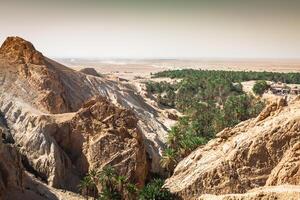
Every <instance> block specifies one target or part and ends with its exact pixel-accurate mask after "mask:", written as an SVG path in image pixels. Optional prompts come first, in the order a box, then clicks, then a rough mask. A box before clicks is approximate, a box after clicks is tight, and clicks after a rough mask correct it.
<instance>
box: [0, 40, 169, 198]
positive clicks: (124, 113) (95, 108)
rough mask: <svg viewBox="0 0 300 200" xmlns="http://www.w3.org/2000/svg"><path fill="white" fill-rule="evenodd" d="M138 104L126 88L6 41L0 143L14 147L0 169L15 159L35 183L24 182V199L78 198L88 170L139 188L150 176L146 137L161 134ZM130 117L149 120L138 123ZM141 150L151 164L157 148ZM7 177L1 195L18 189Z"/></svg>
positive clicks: (0, 57) (0, 79) (1, 59)
mask: <svg viewBox="0 0 300 200" xmlns="http://www.w3.org/2000/svg"><path fill="white" fill-rule="evenodd" d="M38 56H41V57H40V59H41V60H42V61H41V60H40V59H39V58H38ZM93 97H95V98H93ZM91 99H92V100H91ZM142 100H143V99H142V98H141V97H140V96H138V95H137V94H135V93H134V91H133V90H130V89H129V88H127V87H125V86H122V85H118V84H117V83H116V82H113V81H109V80H106V79H103V78H100V77H95V76H88V75H86V74H83V73H80V72H77V71H74V70H71V69H69V68H67V67H65V66H63V65H60V64H59V63H56V62H55V61H52V60H50V59H48V58H46V57H44V56H42V55H41V54H39V53H38V52H37V51H36V50H35V49H34V47H33V46H32V44H31V43H29V42H27V41H25V40H23V39H21V38H8V39H7V40H6V42H5V43H4V44H3V45H2V47H1V51H0V115H1V119H5V127H6V128H5V130H4V129H3V130H1V131H2V132H1V133H3V132H5V134H4V135H3V138H4V139H5V140H6V142H12V143H14V145H13V146H14V147H13V148H12V149H13V150H12V151H11V153H10V154H9V153H7V152H5V156H6V157H5V159H3V157H2V154H1V152H0V154H1V157H0V163H1V162H2V161H3V162H7V163H8V164H9V163H13V162H8V161H7V160H6V158H7V159H10V157H15V154H14V151H16V152H19V153H17V154H16V155H19V157H20V160H21V161H20V160H18V162H21V164H20V168H22V171H27V172H29V173H31V174H33V175H34V176H35V177H37V179H38V180H33V179H32V178H28V176H25V177H26V178H25V179H26V181H25V182H27V183H28V184H27V185H26V187H27V188H30V192H29V193H31V191H32V190H35V189H37V190H38V191H37V193H39V192H41V191H42V193H43V194H45V195H50V196H51V197H49V198H48V199H55V200H57V199H60V198H58V197H57V195H56V194H60V192H59V191H56V190H55V189H53V188H62V189H67V190H69V191H75V192H77V191H78V184H79V181H80V179H82V178H83V177H84V176H85V175H86V173H87V172H88V171H89V170H91V169H95V170H96V171H97V170H101V168H103V167H105V166H107V165H112V166H114V167H115V168H116V169H117V170H118V172H119V173H120V174H122V175H124V176H126V177H128V179H130V181H132V182H134V183H136V184H137V185H138V186H142V185H143V184H144V182H145V178H146V176H147V174H148V169H149V162H148V159H146V152H145V145H144V143H145V141H147V140H149V139H148V138H147V137H146V136H145V134H146V133H149V134H150V135H151V134H152V138H151V140H153V141H155V140H156V139H157V138H158V136H157V135H155V134H154V130H157V129H163V126H162V125H161V124H160V123H159V122H158V121H156V120H155V117H154V116H151V115H150V112H152V111H154V109H152V108H151V107H150V106H148V105H147V104H146V103H145V102H144V101H142ZM136 115H138V116H139V118H142V119H146V118H149V116H150V119H149V120H147V121H146V120H143V121H142V122H141V121H138V119H137V117H136ZM1 119H0V125H1V123H2V122H1ZM2 125H3V123H2ZM149 130H150V131H149ZM146 131H147V132H146ZM151 131H152V132H151ZM1 136H2V134H1ZM158 141H159V140H158ZM146 144H147V150H148V152H150V153H153V155H152V154H150V153H149V155H150V158H153V157H155V156H157V157H159V151H156V149H155V148H157V149H159V148H161V144H158V143H157V142H156V143H150V142H149V143H147V142H146ZM5 146H6V147H5V149H9V148H8V147H7V146H8V144H5ZM2 147H3V145H2V143H1V149H3V148H2ZM15 147H18V148H15ZM149 149H150V150H149ZM7 151H8V150H7ZM152 151H153V152H152ZM157 160H159V159H157ZM13 161H15V159H13ZM8 164H7V165H8ZM0 167H2V168H1V169H0V170H2V169H6V168H7V167H3V166H1V164H0ZM9 167H12V166H8V168H9ZM12 168H13V167H12ZM14 169H17V166H15V167H14ZM5 172H6V170H2V171H1V173H2V175H3V174H5ZM8 173H9V174H10V173H13V174H12V176H7V177H10V178H7V177H6V176H2V178H3V177H4V178H3V179H1V181H0V191H1V190H4V189H5V188H12V187H14V186H13V185H12V186H10V185H9V183H14V184H15V185H16V184H17V183H18V180H17V178H14V176H16V175H17V173H16V171H13V170H11V171H9V172H8ZM5 177H6V178H5ZM32 181H33V182H32ZM42 182H43V183H42ZM45 184H47V185H45ZM28 185H29V186H30V187H29V186H28ZM33 185H34V186H33ZM26 187H25V188H26ZM19 188H21V189H22V187H19ZM23 189H24V187H23ZM50 190H51V192H50V193H48V192H46V191H50ZM52 194H54V196H53V195H52ZM62 196H63V195H62ZM13 199H16V198H15V197H14V198H13ZM32 199H34V198H32ZM42 199H43V198H42ZM62 199H66V198H64V197H62ZM75 199H76V198H75Z"/></svg>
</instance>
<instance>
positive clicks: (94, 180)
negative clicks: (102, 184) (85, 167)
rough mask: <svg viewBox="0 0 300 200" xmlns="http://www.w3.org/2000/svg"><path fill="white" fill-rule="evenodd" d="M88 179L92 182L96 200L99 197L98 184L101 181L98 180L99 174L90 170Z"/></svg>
mask: <svg viewBox="0 0 300 200" xmlns="http://www.w3.org/2000/svg"><path fill="white" fill-rule="evenodd" d="M88 177H89V178H90V180H91V187H92V189H93V196H94V199H96V196H97V194H96V193H97V184H98V182H99V180H98V173H97V172H96V171H95V170H90V172H89V174H88Z"/></svg>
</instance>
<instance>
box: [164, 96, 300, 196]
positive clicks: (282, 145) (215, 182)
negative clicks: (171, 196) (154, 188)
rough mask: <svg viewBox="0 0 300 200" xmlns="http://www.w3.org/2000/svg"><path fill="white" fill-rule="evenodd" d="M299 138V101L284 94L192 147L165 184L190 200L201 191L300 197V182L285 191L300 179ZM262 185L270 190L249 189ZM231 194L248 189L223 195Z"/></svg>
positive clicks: (199, 194) (217, 193)
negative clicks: (285, 96) (200, 145)
mask: <svg viewBox="0 0 300 200" xmlns="http://www.w3.org/2000/svg"><path fill="white" fill-rule="evenodd" d="M299 141H300V100H299V98H297V99H296V100H294V101H293V102H291V103H290V104H289V105H288V106H286V102H285V100H284V99H281V100H279V101H278V102H276V103H272V104H270V105H269V106H267V107H266V108H265V110H264V111H263V112H262V113H261V114H260V115H259V116H258V117H257V118H255V119H250V120H247V121H244V122H242V123H240V124H238V125H237V126H235V127H234V128H227V129H225V130H223V131H222V132H220V133H218V134H217V138H216V139H213V140H211V141H210V142H209V143H208V144H207V145H205V146H203V147H199V148H198V149H197V150H195V151H194V152H192V153H191V154H190V155H189V156H188V157H186V158H185V159H184V160H182V161H181V162H180V163H179V164H178V165H177V167H176V169H175V172H174V174H173V175H172V176H171V177H170V178H169V179H167V181H166V184H165V187H167V188H169V189H170V190H171V192H173V193H176V194H178V195H179V196H180V197H181V198H183V199H189V200H190V199H197V198H200V196H201V195H202V194H214V195H221V196H213V195H206V196H202V197H201V198H200V199H277V198H275V197H276V196H277V197H278V199H298V198H294V197H295V195H296V196H297V195H298V196H297V197H299V195H300V190H299V187H294V188H293V189H291V190H285V188H286V186H284V185H286V184H289V185H299V184H300V154H299V153H300V142H299ZM272 186H273V187H272ZM258 187H265V188H266V189H265V190H264V189H260V190H256V191H250V190H251V189H253V188H258ZM288 188H289V187H288ZM246 192H248V193H246ZM232 193H237V194H238V193H246V194H244V195H224V194H232ZM290 193H293V194H291V195H292V196H289V194H290ZM256 195H258V196H256ZM272 195H273V197H274V198H271V197H272ZM287 196H289V197H288V198H287ZM261 197H265V198H261ZM284 197H285V198H284Z"/></svg>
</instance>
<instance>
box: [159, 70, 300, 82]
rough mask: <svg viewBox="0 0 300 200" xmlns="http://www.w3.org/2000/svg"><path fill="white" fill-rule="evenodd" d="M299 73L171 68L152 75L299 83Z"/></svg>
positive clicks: (233, 80)
mask: <svg viewBox="0 0 300 200" xmlns="http://www.w3.org/2000/svg"><path fill="white" fill-rule="evenodd" d="M299 75H300V74H299V73H276V72H252V71H249V72H244V71H220V70H218V71H215V70H193V69H184V70H172V71H163V72H158V73H156V74H154V75H153V78H158V77H169V78H187V77H198V78H201V77H202V78H205V77H213V76H214V77H216V78H220V77H222V78H225V79H228V80H231V81H232V82H242V81H250V80H266V81H275V82H283V83H287V84H290V83H295V84H300V76H299Z"/></svg>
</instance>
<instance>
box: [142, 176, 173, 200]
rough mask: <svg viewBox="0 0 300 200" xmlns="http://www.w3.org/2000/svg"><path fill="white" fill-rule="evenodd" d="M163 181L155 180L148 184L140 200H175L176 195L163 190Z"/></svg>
mask: <svg viewBox="0 0 300 200" xmlns="http://www.w3.org/2000/svg"><path fill="white" fill-rule="evenodd" d="M163 185H164V181H163V180H162V179H154V180H152V181H151V182H150V183H148V184H147V185H146V186H145V187H144V188H143V189H142V190H141V191H140V193H139V200H173V199H175V197H174V195H173V194H171V193H170V192H169V191H168V190H167V189H166V188H163Z"/></svg>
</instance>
